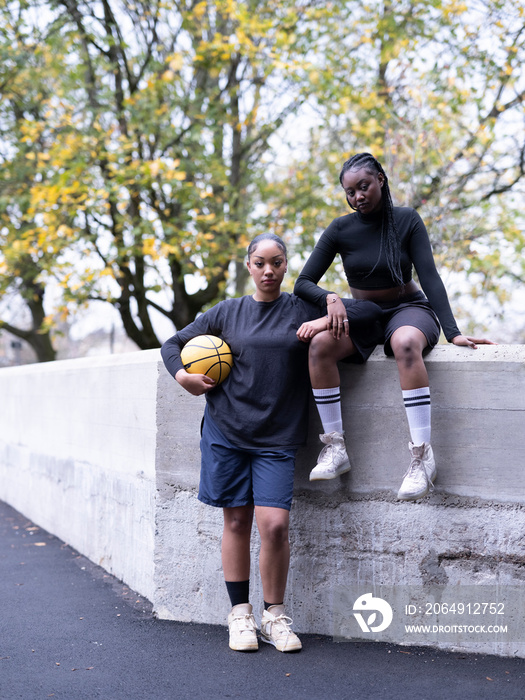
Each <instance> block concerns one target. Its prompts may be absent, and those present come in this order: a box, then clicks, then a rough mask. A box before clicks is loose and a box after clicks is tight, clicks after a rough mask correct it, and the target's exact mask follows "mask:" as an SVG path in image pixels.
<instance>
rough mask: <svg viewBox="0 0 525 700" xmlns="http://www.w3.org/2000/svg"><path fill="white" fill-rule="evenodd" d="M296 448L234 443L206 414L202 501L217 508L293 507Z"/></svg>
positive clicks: (202, 460)
mask: <svg viewBox="0 0 525 700" xmlns="http://www.w3.org/2000/svg"><path fill="white" fill-rule="evenodd" d="M296 454H297V449H286V450H264V449H253V450H248V449H244V448H241V447H237V446H235V445H232V443H231V442H230V441H229V440H228V438H227V437H226V436H225V435H223V433H222V432H221V431H220V430H219V428H218V427H217V425H216V423H214V422H213V420H212V419H211V418H210V415H209V413H208V411H205V413H204V420H203V425H202V436H201V477H200V484H199V495H198V498H199V501H202V502H203V503H206V504H208V505H209V506H216V507H217V508H236V507H238V506H248V505H256V506H269V507H272V508H284V509H285V510H290V507H291V505H292V496H293V478H294V469H295V456H296Z"/></svg>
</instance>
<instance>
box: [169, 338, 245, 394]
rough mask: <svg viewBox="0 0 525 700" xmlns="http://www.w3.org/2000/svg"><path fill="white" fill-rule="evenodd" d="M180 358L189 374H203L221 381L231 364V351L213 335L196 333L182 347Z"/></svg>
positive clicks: (220, 339) (226, 374)
mask: <svg viewBox="0 0 525 700" xmlns="http://www.w3.org/2000/svg"><path fill="white" fill-rule="evenodd" d="M180 358H181V360H182V362H183V364H184V369H185V370H186V372H189V373H190V374H205V375H206V376H208V377H211V378H212V379H214V380H215V382H216V384H220V383H221V382H223V381H224V380H225V379H226V377H227V376H228V375H229V374H230V370H231V368H232V365H233V357H232V352H231V350H230V348H229V347H228V345H227V344H226V343H225V342H224V340H222V338H217V336H215V335H197V336H196V337H195V338H192V339H191V340H188V342H187V343H186V345H185V346H184V347H183V348H182V351H181V353H180Z"/></svg>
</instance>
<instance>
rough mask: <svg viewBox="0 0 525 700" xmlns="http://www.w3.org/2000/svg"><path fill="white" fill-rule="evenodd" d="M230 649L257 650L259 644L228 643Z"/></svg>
mask: <svg viewBox="0 0 525 700" xmlns="http://www.w3.org/2000/svg"><path fill="white" fill-rule="evenodd" d="M229 647H230V649H233V651H258V650H259V644H258V643H257V642H255V644H246V645H243V646H240V645H239V646H235V645H234V644H231V643H230V644H229Z"/></svg>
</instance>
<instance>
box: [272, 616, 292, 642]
mask: <svg viewBox="0 0 525 700" xmlns="http://www.w3.org/2000/svg"><path fill="white" fill-rule="evenodd" d="M270 622H271V623H272V625H277V632H278V634H279V636H280V637H281V636H282V635H283V632H284V633H285V634H286V638H288V637H289V636H290V635H291V634H294V632H293V631H292V630H291V629H290V625H291V624H292V623H293V620H292V618H291V617H288V615H285V614H284V613H281V615H278V616H277V617H276V618H275V619H273V620H270Z"/></svg>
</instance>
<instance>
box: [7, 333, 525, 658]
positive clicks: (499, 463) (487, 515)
mask: <svg viewBox="0 0 525 700" xmlns="http://www.w3.org/2000/svg"><path fill="white" fill-rule="evenodd" d="M158 358H159V354H158V352H157V351H146V352H141V353H133V354H129V355H121V356H114V357H109V358H103V359H101V358H95V359H89V360H73V361H66V362H57V363H53V364H52V365H44V366H37V365H33V366H30V367H24V368H16V369H6V370H1V371H0V396H1V397H2V400H1V402H0V498H2V499H3V500H5V501H7V502H8V503H10V504H11V505H13V506H14V507H15V508H17V509H18V510H20V511H22V512H23V513H25V514H26V515H27V516H28V517H30V518H32V519H33V520H35V521H36V522H37V523H39V524H40V525H42V526H43V527H45V528H46V529H48V530H50V531H51V532H53V533H55V534H57V535H58V536H59V537H61V538H62V539H64V540H65V541H66V542H68V543H70V544H71V545H72V546H74V547H75V548H77V549H78V550H79V551H81V552H82V553H83V554H85V555H87V556H88V557H90V558H91V559H92V560H93V561H95V562H96V563H98V564H101V565H102V566H104V567H105V568H106V569H107V570H108V571H110V572H111V573H113V574H115V575H117V576H118V577H120V578H122V579H123V580H124V581H125V582H126V583H127V584H128V585H130V586H132V587H133V588H135V589H136V590H137V591H138V592H139V593H141V594H143V595H145V596H147V597H148V598H149V599H150V600H151V601H152V602H153V604H154V607H155V609H156V611H157V614H158V615H159V617H162V618H166V619H177V620H188V621H189V620H192V621H197V622H211V623H218V624H224V622H225V615H226V613H227V610H228V599H227V596H226V592H225V587H224V583H223V577H222V570H221V562H220V537H221V513H220V511H219V510H216V509H214V508H210V507H208V506H203V505H202V504H200V503H199V502H198V501H197V499H196V497H195V496H196V490H197V485H198V474H199V463H200V454H199V444H198V441H199V425H200V419H201V416H202V410H203V407H204V399H203V398H195V397H192V396H190V395H189V394H187V393H186V392H184V391H183V390H182V389H181V388H180V387H179V385H178V384H177V383H176V382H175V381H174V380H173V379H172V378H171V377H170V376H169V375H168V374H167V372H166V371H165V369H164V367H163V365H162V363H160V362H159V361H158ZM427 367H428V369H429V375H430V385H431V391H432V404H433V438H432V444H433V448H434V452H435V454H436V459H437V464H438V480H437V482H436V487H435V490H434V492H433V493H432V494H431V495H430V496H428V497H427V498H425V499H424V500H422V501H419V502H417V503H402V502H398V501H397V500H396V493H397V489H398V488H399V485H400V482H401V479H402V477H403V474H404V471H405V470H406V467H407V466H408V462H409V459H408V450H407V443H408V427H407V424H406V418H405V413H404V409H403V404H402V400H401V394H400V388H399V381H398V377H397V371H396V367H395V362H394V361H393V360H392V359H389V358H385V357H384V355H383V353H382V351H381V350H376V352H375V353H374V354H373V355H372V357H371V359H370V361H369V362H368V364H367V365H366V366H364V367H355V366H343V367H342V385H343V393H344V407H343V410H344V421H345V427H346V432H347V442H348V447H349V453H350V457H351V461H352V465H353V469H352V472H351V473H350V474H348V475H344V476H343V477H342V478H340V479H337V480H334V481H332V482H313V483H310V482H309V481H308V473H309V471H310V469H311V468H312V466H313V465H314V464H315V459H316V456H317V453H318V451H319V447H320V445H319V444H318V441H317V433H318V432H319V431H320V426H319V423H318V419H317V417H316V415H315V412H314V410H313V409H312V411H311V430H310V436H311V437H310V441H309V444H308V445H307V446H306V447H305V448H304V449H303V450H302V451H301V453H300V457H299V460H298V465H297V474H296V489H295V498H294V504H293V508H292V514H291V520H292V561H291V568H290V575H289V585H288V591H287V603H288V605H289V609H290V613H291V615H292V617H293V618H294V621H295V628H296V629H297V630H299V631H303V632H317V633H322V634H328V635H331V634H332V633H333V632H334V628H335V626H336V625H337V620H336V617H337V616H338V615H339V612H340V611H339V610H338V601H337V598H338V596H339V595H340V593H341V592H344V590H345V589H347V588H348V587H349V585H350V583H352V584H354V583H359V584H360V585H365V586H370V588H371V589H372V588H373V587H377V586H384V585H393V586H399V587H402V586H405V587H410V586H416V587H417V586H419V587H421V586H423V585H425V586H430V585H438V586H455V585H459V586H472V585H473V584H476V585H487V586H488V585H491V586H496V587H498V586H499V587H505V586H507V587H510V588H518V589H519V590H525V586H524V580H525V508H524V505H523V504H524V502H525V471H524V469H523V467H524V465H525V438H524V425H525V346H486V347H483V346H480V347H479V349H478V350H476V351H470V350H468V349H466V348H455V347H454V346H448V345H447V346H438V347H437V348H436V349H434V350H433V351H432V352H431V353H430V354H429V355H428V357H427ZM252 544H253V553H254V557H253V562H252V577H251V578H252V582H253V583H252V590H253V602H254V605H255V607H256V609H259V607H260V605H261V603H262V593H261V589H260V585H259V582H258V581H259V577H258V572H257V549H258V537H257V534H256V533H254V535H253V538H252ZM394 641H396V640H394ZM397 641H399V642H402V641H406V640H404V639H398V640H397ZM524 642H525V634H524V635H523V640H522V641H519V640H517V641H516V640H513V641H512V643H510V642H497V643H495V642H493V641H492V640H490V641H479V642H475V643H472V642H470V641H468V640H467V641H464V642H462V643H461V644H458V643H457V641H454V642H450V643H442V642H441V641H438V640H436V641H435V645H436V646H444V647H446V648H456V647H458V648H462V649H465V650H470V651H473V650H475V651H485V652H489V653H500V654H508V655H511V654H518V655H522V656H525V645H524ZM431 643H432V642H431Z"/></svg>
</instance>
